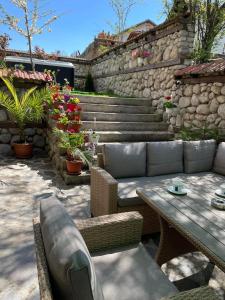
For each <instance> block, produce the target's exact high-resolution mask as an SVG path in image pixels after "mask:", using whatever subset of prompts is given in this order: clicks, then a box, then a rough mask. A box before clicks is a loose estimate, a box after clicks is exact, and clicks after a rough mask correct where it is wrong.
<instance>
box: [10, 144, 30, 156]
mask: <svg viewBox="0 0 225 300" xmlns="http://www.w3.org/2000/svg"><path fill="white" fill-rule="evenodd" d="M12 146H13V149H14V152H15V155H16V157H17V158H31V157H32V155H33V145H32V144H17V143H14V144H13V145H12Z"/></svg>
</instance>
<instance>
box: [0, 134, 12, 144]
mask: <svg viewBox="0 0 225 300" xmlns="http://www.w3.org/2000/svg"><path fill="white" fill-rule="evenodd" d="M10 140H11V134H9V133H4V134H1V135H0V143H2V144H8V143H9V142H10Z"/></svg>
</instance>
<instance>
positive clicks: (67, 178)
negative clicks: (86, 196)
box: [61, 171, 90, 185]
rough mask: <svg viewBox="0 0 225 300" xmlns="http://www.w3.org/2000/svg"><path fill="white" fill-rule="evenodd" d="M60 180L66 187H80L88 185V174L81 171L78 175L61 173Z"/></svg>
mask: <svg viewBox="0 0 225 300" xmlns="http://www.w3.org/2000/svg"><path fill="white" fill-rule="evenodd" d="M61 175H62V178H63V180H64V182H65V184H67V185H81V184H89V183H90V172H89V171H83V172H82V173H81V174H80V175H69V174H68V173H67V172H66V171H64V172H62V174H61Z"/></svg>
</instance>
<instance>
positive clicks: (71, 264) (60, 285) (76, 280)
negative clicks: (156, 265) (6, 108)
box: [40, 197, 103, 300]
mask: <svg viewBox="0 0 225 300" xmlns="http://www.w3.org/2000/svg"><path fill="white" fill-rule="evenodd" d="M40 222H41V232H42V237H43V242H44V247H45V253H46V258H47V262H48V266H49V270H50V273H51V277H52V279H53V281H54V285H55V287H56V290H57V294H59V295H60V296H59V295H58V296H59V297H58V298H59V299H66V300H67V299H74V300H81V299H82V300H93V299H94V300H99V299H101V300H102V299H103V296H102V291H101V287H100V286H99V284H98V282H97V279H96V275H95V270H94V266H93V264H92V261H91V257H90V254H89V252H88V249H87V247H86V245H85V242H84V240H83V238H82V236H81V234H80V232H79V231H78V229H77V228H76V226H75V224H74V222H73V220H72V219H71V218H70V217H69V215H68V214H67V212H66V210H65V208H64V207H63V205H62V204H61V203H60V202H59V201H58V200H57V199H55V198H54V197H51V198H48V199H44V200H42V201H41V206H40Z"/></svg>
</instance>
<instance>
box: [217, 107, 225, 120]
mask: <svg viewBox="0 0 225 300" xmlns="http://www.w3.org/2000/svg"><path fill="white" fill-rule="evenodd" d="M218 115H219V116H220V117H221V118H222V119H225V104H221V105H220V106H219V108H218Z"/></svg>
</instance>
